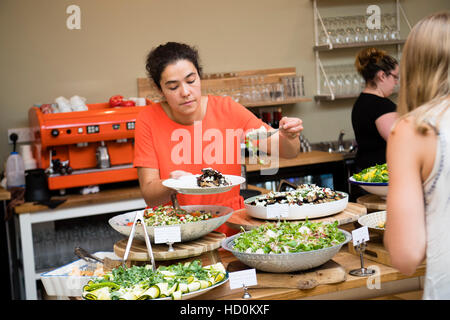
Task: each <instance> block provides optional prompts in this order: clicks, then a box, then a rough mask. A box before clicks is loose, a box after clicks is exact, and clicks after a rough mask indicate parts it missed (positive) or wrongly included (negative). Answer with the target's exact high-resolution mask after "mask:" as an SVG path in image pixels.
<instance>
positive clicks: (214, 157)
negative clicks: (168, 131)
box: [170, 121, 279, 175]
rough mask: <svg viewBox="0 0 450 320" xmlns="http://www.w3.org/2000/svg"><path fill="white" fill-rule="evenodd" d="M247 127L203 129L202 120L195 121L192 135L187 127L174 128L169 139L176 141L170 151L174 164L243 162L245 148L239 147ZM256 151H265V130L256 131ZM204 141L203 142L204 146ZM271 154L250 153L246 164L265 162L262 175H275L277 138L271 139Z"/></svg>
mask: <svg viewBox="0 0 450 320" xmlns="http://www.w3.org/2000/svg"><path fill="white" fill-rule="evenodd" d="M248 131H250V130H246V131H245V132H244V130H243V129H226V130H225V135H224V133H223V131H220V130H219V129H216V128H209V129H207V130H205V131H204V132H203V128H202V122H201V121H195V122H194V130H193V134H191V132H190V131H189V130H187V129H183V128H180V129H176V130H174V131H173V132H172V135H171V141H172V142H177V143H176V144H175V145H174V146H173V148H172V150H171V154H170V158H171V160H172V162H173V163H174V164H177V165H182V164H206V165H209V166H213V165H214V164H235V163H238V164H245V149H243V148H241V143H242V140H243V137H245V136H246V134H247V133H248ZM257 140H258V141H259V145H258V149H259V150H268V147H269V145H268V140H269V139H266V132H260V133H258V139H257ZM204 144H206V145H204ZM270 151H271V152H270V153H267V154H264V156H261V152H260V153H259V157H258V156H257V155H255V154H251V155H250V157H249V158H248V162H247V164H258V163H260V161H261V159H262V160H263V161H264V164H265V166H264V168H263V169H261V175H274V174H276V173H277V172H278V169H279V141H278V139H277V138H275V139H273V138H271V139H270Z"/></svg>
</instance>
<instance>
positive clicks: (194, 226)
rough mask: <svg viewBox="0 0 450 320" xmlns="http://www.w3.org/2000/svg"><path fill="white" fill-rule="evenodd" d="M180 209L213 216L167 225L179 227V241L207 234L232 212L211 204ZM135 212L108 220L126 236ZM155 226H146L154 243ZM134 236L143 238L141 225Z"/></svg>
mask: <svg viewBox="0 0 450 320" xmlns="http://www.w3.org/2000/svg"><path fill="white" fill-rule="evenodd" d="M181 209H184V210H186V211H188V212H193V211H205V212H211V214H212V215H213V218H210V219H208V220H202V221H196V222H187V223H180V224H171V225H168V226H179V227H180V233H181V242H186V241H191V240H195V239H198V238H201V237H203V236H205V235H207V234H208V233H210V232H212V231H213V230H215V229H217V228H218V227H220V226H221V225H222V224H224V223H225V222H226V221H227V220H228V219H229V218H230V217H231V215H232V214H233V212H234V211H233V209H232V208H229V207H222V206H213V205H190V206H181ZM137 212H138V211H131V212H127V213H123V214H120V215H117V216H114V217H112V218H111V219H109V221H108V222H109V224H110V226H111V227H112V228H113V229H114V230H116V231H118V232H119V233H121V234H123V235H124V236H127V237H128V236H130V233H131V229H132V223H133V221H134V217H135V215H136V213H137ZM155 228H158V226H149V225H147V226H146V229H147V233H148V236H149V238H150V241H151V242H152V243H154V230H155ZM134 237H135V238H137V239H139V240H145V238H144V237H145V233H144V230H143V229H142V227H137V228H136V230H135V235H134Z"/></svg>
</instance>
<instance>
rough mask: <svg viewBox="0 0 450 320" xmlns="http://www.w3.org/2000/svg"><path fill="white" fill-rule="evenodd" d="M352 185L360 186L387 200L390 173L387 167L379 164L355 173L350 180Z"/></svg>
mask: <svg viewBox="0 0 450 320" xmlns="http://www.w3.org/2000/svg"><path fill="white" fill-rule="evenodd" d="M348 180H349V182H350V183H353V184H356V185H358V186H360V187H361V188H362V189H364V190H366V191H367V192H369V193H371V194H375V195H377V196H380V197H381V198H383V199H385V198H386V196H387V193H388V185H389V172H388V169H387V165H386V163H385V164H377V165H375V166H372V167H369V168H366V169H364V170H362V171H361V172H358V173H355V174H354V175H353V176H351V177H350V178H349V179H348Z"/></svg>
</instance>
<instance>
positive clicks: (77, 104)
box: [70, 96, 88, 111]
mask: <svg viewBox="0 0 450 320" xmlns="http://www.w3.org/2000/svg"><path fill="white" fill-rule="evenodd" d="M85 102H86V99H85V98H82V97H79V96H73V97H72V98H70V105H71V107H72V111H86V110H88V107H87V106H86V103H85Z"/></svg>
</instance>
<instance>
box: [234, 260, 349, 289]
mask: <svg viewBox="0 0 450 320" xmlns="http://www.w3.org/2000/svg"><path fill="white" fill-rule="evenodd" d="M248 268H249V267H248V266H246V265H245V264H244V263H242V262H241V261H232V262H230V263H229V264H228V266H227V271H228V272H234V271H239V270H245V269H248ZM256 279H257V281H258V284H257V285H256V286H252V289H253V288H258V289H263V288H292V289H302V290H306V289H312V288H315V287H316V286H318V285H321V284H331V283H339V282H344V281H345V280H346V279H347V273H346V271H345V269H344V268H343V267H342V266H341V265H340V264H338V263H336V262H335V261H333V260H330V261H328V262H327V263H325V264H323V265H321V266H319V267H317V268H314V269H311V270H306V271H299V272H292V273H269V272H262V271H257V272H256Z"/></svg>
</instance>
